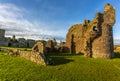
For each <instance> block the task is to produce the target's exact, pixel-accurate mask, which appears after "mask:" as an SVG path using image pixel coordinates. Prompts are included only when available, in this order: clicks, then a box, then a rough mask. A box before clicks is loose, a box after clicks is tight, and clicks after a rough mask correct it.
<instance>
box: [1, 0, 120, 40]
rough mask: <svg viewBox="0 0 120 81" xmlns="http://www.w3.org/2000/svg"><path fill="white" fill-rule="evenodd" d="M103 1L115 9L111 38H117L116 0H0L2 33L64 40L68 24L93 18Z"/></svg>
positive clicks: (119, 17) (119, 11)
mask: <svg viewBox="0 0 120 81" xmlns="http://www.w3.org/2000/svg"><path fill="white" fill-rule="evenodd" d="M106 3H110V4H111V5H113V6H114V7H115V9H116V24H115V25H114V27H113V30H114V39H115V40H117V42H118V40H119V39H120V32H119V31H120V30H119V26H120V6H119V5H120V0H0V28H3V29H6V36H11V35H14V34H15V35H16V36H17V37H25V38H35V39H40V38H44V39H46V38H47V39H49V38H54V37H56V38H57V39H58V40H65V38H66V33H67V32H68V29H69V28H70V26H72V25H74V24H80V23H83V21H84V19H89V20H93V19H94V16H95V14H96V13H97V12H103V9H104V6H105V4H106Z"/></svg>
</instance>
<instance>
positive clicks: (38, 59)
mask: <svg viewBox="0 0 120 81" xmlns="http://www.w3.org/2000/svg"><path fill="white" fill-rule="evenodd" d="M19 56H20V57H23V58H25V59H27V60H30V61H32V62H35V63H37V64H42V65H47V60H46V57H45V56H44V54H41V53H39V52H32V51H20V52H19Z"/></svg>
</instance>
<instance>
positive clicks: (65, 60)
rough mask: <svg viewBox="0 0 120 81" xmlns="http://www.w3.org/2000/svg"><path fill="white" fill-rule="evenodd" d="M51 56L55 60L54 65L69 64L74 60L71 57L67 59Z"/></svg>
mask: <svg viewBox="0 0 120 81" xmlns="http://www.w3.org/2000/svg"><path fill="white" fill-rule="evenodd" d="M51 58H52V59H53V60H54V64H53V65H52V66H56V65H62V64H67V63H70V62H73V61H74V60H71V59H66V58H64V57H51Z"/></svg>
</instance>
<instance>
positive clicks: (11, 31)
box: [0, 4, 65, 39]
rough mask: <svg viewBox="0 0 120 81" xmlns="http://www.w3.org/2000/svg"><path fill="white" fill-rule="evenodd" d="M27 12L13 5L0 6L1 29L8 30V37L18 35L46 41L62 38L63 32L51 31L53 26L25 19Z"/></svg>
mask: <svg viewBox="0 0 120 81" xmlns="http://www.w3.org/2000/svg"><path fill="white" fill-rule="evenodd" d="M26 12H28V11H27V10H26V9H24V8H21V7H18V6H16V5H13V4H0V28H2V29H5V30H6V36H11V35H16V36H17V37H24V38H30V39H40V38H44V39H46V38H51V37H54V36H55V37H56V36H58V38H59V37H60V39H61V38H62V37H61V36H62V34H63V32H64V31H63V30H49V28H52V26H53V25H51V24H47V23H45V22H40V21H31V22H30V21H29V20H27V19H25V16H27V14H26ZM47 28H48V29H47ZM64 36H65V35H64V34H63V37H64Z"/></svg>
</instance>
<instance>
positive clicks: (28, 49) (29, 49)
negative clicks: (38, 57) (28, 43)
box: [0, 46, 32, 51]
mask: <svg viewBox="0 0 120 81" xmlns="http://www.w3.org/2000/svg"><path fill="white" fill-rule="evenodd" d="M0 48H6V49H18V50H27V51H31V50H32V48H19V47H5V46H4V47H3V46H0Z"/></svg>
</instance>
